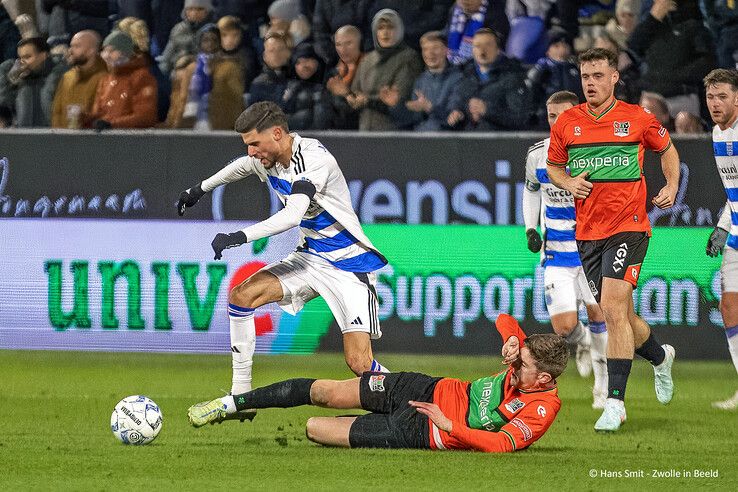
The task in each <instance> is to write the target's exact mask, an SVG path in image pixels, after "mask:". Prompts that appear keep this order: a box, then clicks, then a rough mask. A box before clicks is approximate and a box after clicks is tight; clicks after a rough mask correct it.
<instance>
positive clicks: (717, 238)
mask: <svg viewBox="0 0 738 492" xmlns="http://www.w3.org/2000/svg"><path fill="white" fill-rule="evenodd" d="M727 240H728V231H726V230H725V229H723V228H722V227H715V229H713V231H712V234H710V239H708V240H707V248H705V253H707V256H712V257H713V258H716V257H717V256H718V255H719V254H720V252H721V251H722V250H723V248H724V247H725V241H727Z"/></svg>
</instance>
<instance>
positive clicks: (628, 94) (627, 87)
mask: <svg viewBox="0 0 738 492" xmlns="http://www.w3.org/2000/svg"><path fill="white" fill-rule="evenodd" d="M593 47H594V48H604V49H606V50H610V51H612V52H613V53H615V54H616V55H617V56H618V72H619V73H620V80H619V81H618V83H617V85H615V97H616V98H618V99H620V100H621V101H625V102H628V103H631V104H638V101H639V100H640V97H641V90H640V87H639V82H638V79H639V78H640V75H641V73H640V70H639V69H638V65H636V64H635V63H634V62H633V59H632V58H631V56H630V52H629V50H627V48H626V49H621V48H620V46H618V43H617V42H616V41H615V40H614V39H613V38H611V37H610V34H608V33H607V32H602V33H600V35H599V36H597V37H596V38H595V42H594V46H593Z"/></svg>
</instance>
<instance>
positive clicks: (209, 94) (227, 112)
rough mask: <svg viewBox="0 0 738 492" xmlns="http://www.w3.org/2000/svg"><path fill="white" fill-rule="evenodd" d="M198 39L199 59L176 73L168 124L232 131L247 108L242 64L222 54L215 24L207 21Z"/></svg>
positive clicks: (173, 126)
mask: <svg viewBox="0 0 738 492" xmlns="http://www.w3.org/2000/svg"><path fill="white" fill-rule="evenodd" d="M196 42H197V46H198V54H197V58H196V59H193V60H192V61H191V62H190V63H189V64H188V65H187V66H186V67H184V68H181V69H178V70H176V72H175V79H174V83H173V88H172V105H171V107H170V109H169V115H168V116H167V122H166V126H167V127H169V128H194V129H195V130H204V131H207V130H232V129H233V124H234V123H235V122H236V118H238V115H240V114H241V112H242V111H243V109H244V107H243V91H244V88H243V70H242V69H241V65H240V64H239V63H238V61H237V60H235V59H234V58H232V57H226V56H223V54H222V52H221V49H220V33H219V31H218V28H217V26H216V25H215V24H206V25H205V26H203V27H202V28H201V29H200V30H199V31H197V35H196ZM181 60H183V59H180V61H181Z"/></svg>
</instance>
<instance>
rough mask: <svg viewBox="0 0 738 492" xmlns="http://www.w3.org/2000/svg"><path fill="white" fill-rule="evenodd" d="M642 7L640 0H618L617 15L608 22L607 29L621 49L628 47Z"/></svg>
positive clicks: (616, 4) (616, 5)
mask: <svg viewBox="0 0 738 492" xmlns="http://www.w3.org/2000/svg"><path fill="white" fill-rule="evenodd" d="M640 9H641V2H640V0H617V2H616V3H615V17H613V18H612V19H610V20H609V21H608V22H607V24H606V25H605V31H606V32H607V34H608V35H610V37H611V38H612V39H613V41H615V42H616V43H617V45H618V47H619V48H620V49H621V50H623V49H625V48H626V47H627V43H628V38H629V37H630V35H631V34H632V33H633V30H634V29H635V26H636V24H637V23H638V12H639V11H640ZM595 48H596V46H595Z"/></svg>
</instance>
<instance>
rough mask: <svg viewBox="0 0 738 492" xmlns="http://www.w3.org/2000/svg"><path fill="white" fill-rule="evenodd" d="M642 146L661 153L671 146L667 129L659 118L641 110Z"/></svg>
mask: <svg viewBox="0 0 738 492" xmlns="http://www.w3.org/2000/svg"><path fill="white" fill-rule="evenodd" d="M643 113H644V118H643V120H642V121H643V123H642V124H643V126H644V127H645V128H644V129H643V146H644V147H646V148H647V149H650V150H653V151H654V152H656V153H658V154H663V153H664V152H666V151H667V150H669V147H671V136H670V135H669V131H668V130H667V129H666V128H664V127H663V126H662V125H661V123H660V122H659V120H657V119H656V117H655V116H654V115H653V114H651V113H647V112H646V111H645V110H644V111H643Z"/></svg>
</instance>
